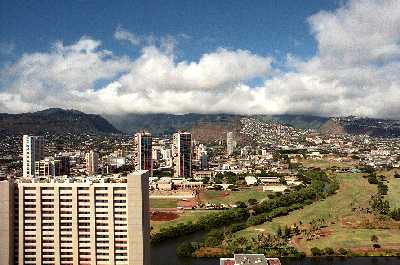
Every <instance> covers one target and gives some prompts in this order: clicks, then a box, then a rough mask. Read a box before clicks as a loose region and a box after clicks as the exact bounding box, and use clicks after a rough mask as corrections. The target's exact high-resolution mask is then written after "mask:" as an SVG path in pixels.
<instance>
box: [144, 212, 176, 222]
mask: <svg viewBox="0 0 400 265" xmlns="http://www.w3.org/2000/svg"><path fill="white" fill-rule="evenodd" d="M178 217H179V214H177V213H173V212H152V213H151V217H150V219H151V221H171V220H175V219H177V218H178Z"/></svg>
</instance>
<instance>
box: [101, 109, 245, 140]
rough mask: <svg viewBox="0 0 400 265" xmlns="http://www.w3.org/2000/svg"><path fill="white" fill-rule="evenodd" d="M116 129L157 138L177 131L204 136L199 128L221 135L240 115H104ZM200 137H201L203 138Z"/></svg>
mask: <svg viewBox="0 0 400 265" xmlns="http://www.w3.org/2000/svg"><path fill="white" fill-rule="evenodd" d="M103 116H104V117H105V118H106V119H108V120H109V121H110V122H111V123H112V124H113V125H114V126H115V127H116V128H118V129H119V130H121V131H123V132H125V133H129V134H132V133H135V132H138V131H140V130H148V131H150V132H151V133H152V134H154V135H156V136H161V135H169V134H172V133H174V132H176V131H177V130H187V131H192V130H194V132H195V133H196V134H199V135H200V134H201V135H204V133H205V131H203V132H200V130H199V128H202V129H204V130H207V131H208V132H212V135H215V134H217V135H219V134H220V133H221V131H223V130H226V129H227V128H231V127H233V126H234V123H235V122H237V121H239V119H240V117H242V116H240V115H233V114H195V113H189V114H183V115H175V114H163V113H157V114H134V113H132V114H128V115H123V116H118V115H103ZM201 135H200V136H201ZM217 138H218V137H217Z"/></svg>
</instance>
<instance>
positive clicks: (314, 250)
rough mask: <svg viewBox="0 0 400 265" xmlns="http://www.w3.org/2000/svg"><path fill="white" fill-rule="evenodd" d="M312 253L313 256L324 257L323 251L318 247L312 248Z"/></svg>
mask: <svg viewBox="0 0 400 265" xmlns="http://www.w3.org/2000/svg"><path fill="white" fill-rule="evenodd" d="M311 253H312V255H313V256H322V255H324V251H323V250H322V249H319V248H317V247H313V248H311Z"/></svg>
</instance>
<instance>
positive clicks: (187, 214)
mask: <svg viewBox="0 0 400 265" xmlns="http://www.w3.org/2000/svg"><path fill="white" fill-rule="evenodd" d="M211 212H213V211H212V210H210V211H196V210H194V211H184V212H183V213H182V214H180V216H179V217H178V218H177V219H175V220H172V221H166V222H163V221H151V222H150V225H151V227H152V228H153V230H152V232H153V233H154V232H157V231H159V230H160V229H161V228H162V227H168V226H171V225H176V224H179V223H186V222H189V221H192V222H195V221H196V220H197V219H198V218H199V217H200V216H203V215H206V214H209V213H211Z"/></svg>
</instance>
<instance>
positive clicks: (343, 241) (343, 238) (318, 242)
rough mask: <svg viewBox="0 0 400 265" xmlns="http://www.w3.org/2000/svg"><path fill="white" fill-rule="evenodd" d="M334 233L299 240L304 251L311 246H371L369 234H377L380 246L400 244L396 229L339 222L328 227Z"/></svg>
mask: <svg viewBox="0 0 400 265" xmlns="http://www.w3.org/2000/svg"><path fill="white" fill-rule="evenodd" d="M330 228H331V229H332V230H333V231H334V233H332V235H330V236H329V237H320V238H319V239H314V240H311V241H306V240H304V239H303V240H301V245H302V247H303V248H304V250H305V251H306V252H309V250H310V249H311V248H313V247H318V248H326V247H331V248H333V249H337V248H340V247H343V248H353V247H371V246H372V242H371V236H372V235H376V236H378V239H379V241H378V243H379V244H380V245H381V247H385V246H393V245H400V231H399V230H398V229H349V228H343V227H341V226H340V225H339V224H335V225H333V226H331V227H330Z"/></svg>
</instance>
